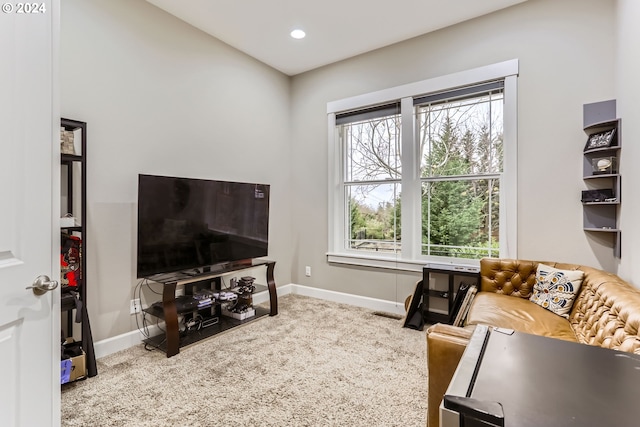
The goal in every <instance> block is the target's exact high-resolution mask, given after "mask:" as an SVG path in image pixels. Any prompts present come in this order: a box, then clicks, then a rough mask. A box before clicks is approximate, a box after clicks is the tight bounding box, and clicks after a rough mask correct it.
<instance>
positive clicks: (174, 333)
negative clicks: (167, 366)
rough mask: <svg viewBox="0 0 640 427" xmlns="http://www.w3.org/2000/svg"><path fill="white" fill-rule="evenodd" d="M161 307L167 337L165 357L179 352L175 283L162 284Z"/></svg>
mask: <svg viewBox="0 0 640 427" xmlns="http://www.w3.org/2000/svg"><path fill="white" fill-rule="evenodd" d="M162 308H163V310H164V322H165V327H166V330H167V332H166V337H167V357H171V356H175V355H176V354H178V353H180V331H179V330H178V310H177V309H176V284H175V283H173V284H169V285H165V286H164V290H163V292H162Z"/></svg>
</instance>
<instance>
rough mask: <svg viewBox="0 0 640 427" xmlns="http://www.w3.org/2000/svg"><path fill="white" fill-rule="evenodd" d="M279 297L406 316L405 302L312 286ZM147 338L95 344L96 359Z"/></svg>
mask: <svg viewBox="0 0 640 427" xmlns="http://www.w3.org/2000/svg"><path fill="white" fill-rule="evenodd" d="M277 289H278V297H282V296H285V295H289V294H294V295H302V296H307V297H312V298H318V299H323V300H327V301H333V302H338V303H342V304H349V305H354V306H356V307H363V308H368V309H370V310H375V311H381V312H385V313H392V314H397V315H404V314H405V311H404V302H394V301H386V300H381V299H376V298H369V297H363V296H360V295H352V294H345V293H343V292H336V291H329V290H326V289H319V288H312V287H310V286H303V285H296V284H295V283H291V284H288V285H284V286H279V287H278V288H277ZM268 301H269V293H268V292H267V291H263V292H258V293H256V294H254V295H253V302H254V303H255V304H261V303H263V302H268ZM148 330H149V334H150V335H151V336H155V335H157V334H159V333H161V331H160V329H159V328H158V327H157V326H155V325H154V326H150V327H149V328H148ZM144 338H145V337H144V336H143V335H142V333H140V331H137V330H136V331H131V332H127V333H125V334H121V335H118V336H115V337H111V338H107V339H104V340H100V341H97V342H96V343H94V352H95V355H96V359H100V358H101V357H105V356H108V355H110V354H113V353H117V352H118V351H122V350H126V349H128V348H129V347H133V346H135V345H138V344H140V343H141V342H142V340H143V339H144Z"/></svg>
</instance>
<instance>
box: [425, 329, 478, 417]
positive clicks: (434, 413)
mask: <svg viewBox="0 0 640 427" xmlns="http://www.w3.org/2000/svg"><path fill="white" fill-rule="evenodd" d="M474 329H475V328H460V327H457V326H451V325H446V324H444V323H437V324H435V325H433V326H430V327H429V329H427V366H428V372H429V395H428V403H427V425H428V426H431V427H438V424H439V421H438V420H439V418H440V413H439V410H440V409H439V407H440V402H441V401H442V398H443V397H444V393H445V392H446V391H447V387H449V383H450V382H451V378H453V374H454V372H455V371H456V368H457V367H458V362H459V361H460V359H461V358H462V353H464V349H465V348H466V347H467V344H468V343H469V339H470V338H471V335H473V331H474Z"/></svg>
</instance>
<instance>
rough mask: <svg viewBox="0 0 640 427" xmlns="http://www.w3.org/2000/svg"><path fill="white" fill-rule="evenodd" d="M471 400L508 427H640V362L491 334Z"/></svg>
mask: <svg viewBox="0 0 640 427" xmlns="http://www.w3.org/2000/svg"><path fill="white" fill-rule="evenodd" d="M470 397H472V398H475V399H479V400H486V401H497V402H500V403H501V404H502V407H503V411H504V420H505V426H521V427H541V426H544V427H552V426H640V356H638V355H634V354H631V353H624V352H619V351H614V350H608V349H604V348H600V347H595V346H589V345H585V344H578V343H573V342H568V341H562V340H558V339H554V338H546V337H540V336H536V335H530V334H525V333H518V332H513V333H512V334H508V333H503V332H499V331H496V330H491V331H490V335H489V338H488V340H487V341H486V346H485V349H484V353H483V355H482V356H481V362H480V365H479V368H478V370H477V376H476V378H475V382H474V384H473V388H472V390H471V395H470Z"/></svg>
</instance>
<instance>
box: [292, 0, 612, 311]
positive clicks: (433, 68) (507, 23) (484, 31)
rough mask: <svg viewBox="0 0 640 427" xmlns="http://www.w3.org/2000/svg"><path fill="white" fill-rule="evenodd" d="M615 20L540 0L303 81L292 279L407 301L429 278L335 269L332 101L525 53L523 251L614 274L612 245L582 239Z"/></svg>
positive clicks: (586, 6)
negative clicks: (330, 230)
mask: <svg viewBox="0 0 640 427" xmlns="http://www.w3.org/2000/svg"><path fill="white" fill-rule="evenodd" d="M615 18H616V16H615V4H614V2H603V1H600V0H560V1H559V0H535V1H533V0H531V1H528V2H525V3H522V4H519V5H516V6H513V7H511V8H509V9H505V10H502V11H499V12H497V13H494V14H491V15H487V16H484V17H480V18H477V19H474V20H472V21H468V22H465V23H461V24H459V25H455V26H453V27H450V28H446V29H443V30H441V31H438V32H435V33H432V34H427V35H424V36H422V37H417V38H415V39H412V40H409V41H406V42H403V43H398V44H396V45H393V46H390V47H386V48H383V49H379V50H377V51H374V52H371V53H367V54H364V55H360V56H358V57H356V58H352V59H349V60H345V61H342V62H340V63H336V64H333V65H330V66H326V67H324V68H321V69H318V70H314V71H311V72H308V73H305V74H301V75H298V76H295V77H294V78H293V85H292V96H293V98H292V99H293V101H292V107H293V108H292V135H293V140H292V141H293V145H292V154H293V157H292V160H293V161H292V168H293V172H292V173H293V176H295V177H296V179H295V181H294V187H293V192H294V193H295V194H296V198H295V199H294V200H293V213H294V215H293V217H294V221H295V225H294V236H293V237H294V247H295V249H296V251H295V258H294V271H293V281H294V282H295V283H299V284H303V285H309V286H317V287H320V288H326V289H330V290H339V291H342V292H347V293H354V294H359V295H366V296H370V297H374V298H381V299H386V300H394V299H395V300H396V301H402V300H403V299H404V298H405V297H406V296H407V295H408V294H409V293H410V292H411V289H412V286H413V283H414V282H415V280H416V279H417V278H418V277H419V276H418V275H416V274H400V273H395V272H392V271H384V272H381V271H376V270H371V269H361V268H352V267H344V266H338V265H329V264H327V262H326V256H325V254H326V252H327V198H328V194H327V192H328V190H327V125H326V103H327V102H328V101H333V100H337V99H342V98H346V97H349V96H354V95H359V94H362V93H367V92H371V91H376V90H381V89H385V88H388V87H393V86H396V85H401V84H405V83H410V82H414V81H419V80H424V79H428V78H431V77H437V76H441V75H446V74H449V73H454V72H458V71H462V70H466V69H471V68H475V67H478V66H483V65H487V64H491V63H496V62H500V61H504V60H509V59H516V58H517V59H519V60H520V77H519V80H518V118H519V121H518V126H519V129H518V130H519V134H518V138H519V153H518V167H519V178H518V194H519V196H518V221H519V226H518V242H519V243H518V255H519V257H520V258H524V259H542V260H557V261H563V262H572V263H580V264H586V265H591V266H595V267H602V268H605V269H607V270H612V271H615V270H616V269H617V263H618V262H617V260H616V259H615V258H614V257H613V250H612V247H611V246H610V245H607V244H605V245H603V244H601V243H599V242H597V241H594V240H592V237H591V236H587V235H586V234H585V233H584V232H583V230H582V206H581V204H580V191H581V190H583V189H585V188H586V187H585V185H584V183H583V181H582V149H583V147H584V143H585V141H586V136H585V134H584V132H583V131H582V105H583V104H584V103H589V102H596V101H602V100H607V99H612V98H615V84H614V77H615V73H614V64H615V27H616V23H615ZM397 25H401V23H397ZM623 183H624V181H623ZM624 239H625V237H624V234H623V241H624ZM305 265H310V266H312V271H313V272H314V275H313V276H312V277H311V278H307V277H305V276H304V266H305Z"/></svg>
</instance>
